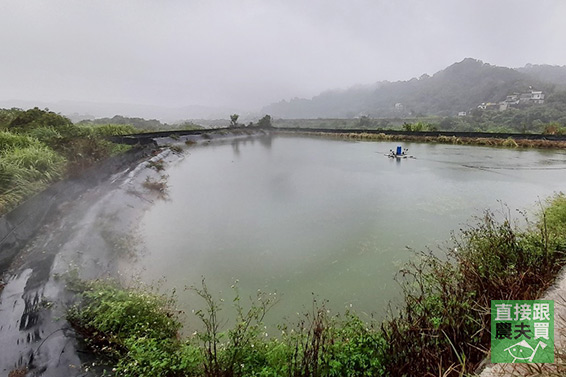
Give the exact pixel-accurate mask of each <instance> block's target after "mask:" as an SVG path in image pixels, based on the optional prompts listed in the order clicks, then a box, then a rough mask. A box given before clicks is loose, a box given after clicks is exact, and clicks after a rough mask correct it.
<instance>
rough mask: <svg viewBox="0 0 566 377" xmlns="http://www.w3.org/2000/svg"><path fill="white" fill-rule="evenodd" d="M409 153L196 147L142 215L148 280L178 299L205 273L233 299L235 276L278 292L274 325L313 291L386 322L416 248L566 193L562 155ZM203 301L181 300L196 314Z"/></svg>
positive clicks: (333, 143)
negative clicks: (493, 213) (489, 215)
mask: <svg viewBox="0 0 566 377" xmlns="http://www.w3.org/2000/svg"><path fill="white" fill-rule="evenodd" d="M396 145H397V144H396V143H394V142H351V141H337V140H329V139H322V138H305V137H289V136H275V137H271V136H266V137H262V138H257V139H254V140H233V141H231V142H225V143H211V144H210V145H205V146H196V147H192V148H190V149H188V151H187V153H186V156H185V158H184V159H182V160H180V161H178V162H177V163H174V164H171V165H170V166H169V167H168V169H167V174H168V176H169V177H168V185H169V190H168V200H163V201H157V202H156V203H155V204H154V205H153V206H152V207H151V208H150V209H149V210H148V211H147V212H146V213H145V215H144V216H143V219H142V224H141V229H140V233H141V235H142V236H141V237H142V239H143V244H144V248H145V252H144V253H142V256H141V257H140V258H139V260H138V267H139V268H143V270H144V272H143V274H142V278H143V279H144V280H146V281H148V282H152V281H156V280H158V279H160V278H161V277H165V282H164V283H163V284H164V288H171V287H177V289H178V290H179V289H181V288H183V287H184V286H190V285H197V286H198V285H199V284H200V281H201V279H202V277H205V278H206V282H207V285H208V287H209V289H210V291H211V292H212V293H214V294H217V293H218V292H219V291H222V293H221V294H219V295H217V297H224V298H225V300H226V301H227V302H230V301H231V298H233V295H232V292H230V286H231V285H232V284H234V282H235V281H236V280H239V288H240V292H241V294H242V296H244V297H247V296H250V295H254V294H255V293H254V292H256V291H257V290H258V289H261V290H263V291H267V292H277V295H279V296H280V302H279V303H278V304H277V305H276V306H275V307H274V308H273V310H272V312H271V314H270V316H269V318H271V320H273V321H275V322H278V321H280V320H281V319H282V318H285V317H288V318H290V317H292V316H293V315H294V314H295V313H296V312H304V311H305V309H308V308H309V307H310V305H311V302H312V297H313V294H314V295H315V296H316V297H318V298H324V299H328V300H329V304H328V306H329V307H330V308H332V309H333V310H335V311H343V310H344V308H349V307H353V308H354V309H355V310H356V311H357V312H359V313H376V314H377V315H378V316H380V315H382V314H383V313H384V312H385V310H386V307H387V303H388V302H389V301H390V300H392V299H395V298H396V297H398V294H399V288H398V285H397V283H395V281H394V276H395V274H396V273H397V271H398V270H399V268H400V267H402V266H403V264H404V263H405V262H406V261H407V260H409V259H410V258H412V257H414V256H415V254H414V251H411V250H409V249H414V250H416V251H423V250H426V248H427V247H430V248H431V249H432V250H439V247H447V245H446V244H447V241H448V240H449V239H450V232H451V231H452V230H455V231H457V230H458V229H459V228H461V227H465V226H466V224H468V223H473V219H472V216H474V215H481V214H482V212H483V211H484V210H485V209H493V210H498V209H502V204H501V203H502V202H503V203H505V204H507V205H508V207H509V208H510V209H511V210H512V213H515V212H514V211H513V209H515V208H519V209H528V208H535V207H536V202H537V200H538V199H541V200H544V199H545V198H546V197H547V196H549V195H551V194H552V193H553V192H557V191H560V190H564V189H565V186H564V183H565V179H564V173H565V170H564V169H566V154H565V153H564V152H562V151H558V152H557V151H541V150H512V149H499V148H484V147H474V146H459V145H441V144H420V143H404V144H403V146H404V147H407V148H409V154H411V155H413V156H415V158H414V159H404V160H400V161H396V160H393V159H389V158H387V157H385V156H384V154H385V153H387V152H388V151H389V150H390V149H394V148H395V147H396ZM443 245H444V246H443ZM194 299H195V298H194V297H193V296H192V295H190V294H180V295H179V300H180V304H181V306H183V307H184V309H186V310H190V309H191V308H192V307H194V306H193V305H196V304H195V301H194ZM269 318H267V321H270V319H269Z"/></svg>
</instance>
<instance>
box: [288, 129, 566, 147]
mask: <svg viewBox="0 0 566 377" xmlns="http://www.w3.org/2000/svg"><path fill="white" fill-rule="evenodd" d="M278 132H279V133H290V134H294V135H296V134H300V135H305V136H322V137H327V138H333V139H347V140H369V141H372V140H373V141H408V142H418V143H441V144H458V145H478V146H490V147H507V148H541V149H559V148H566V141H554V140H528V139H512V138H505V139H502V138H491V137H490V138H486V137H456V136H420V135H389V134H385V133H363V132H362V133H357V132H348V133H334V132H308V131H300V130H297V131H278Z"/></svg>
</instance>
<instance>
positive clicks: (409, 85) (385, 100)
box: [262, 58, 566, 119]
mask: <svg viewBox="0 0 566 377" xmlns="http://www.w3.org/2000/svg"><path fill="white" fill-rule="evenodd" d="M531 87H532V88H534V89H537V90H542V91H545V92H546V93H551V92H553V91H555V90H557V89H563V88H566V66H548V65H527V66H525V67H523V68H518V69H512V68H506V67H498V66H494V65H491V64H488V63H484V62H482V61H480V60H476V59H472V58H467V59H464V60H462V61H461V62H458V63H455V64H453V65H451V66H449V67H447V68H446V69H444V70H442V71H439V72H437V73H435V74H434V75H432V76H429V75H426V74H425V75H422V76H421V77H419V78H413V79H411V80H408V81H397V82H387V81H384V82H378V83H376V84H374V85H368V86H361V87H360V86H358V87H355V88H351V89H347V90H339V91H328V92H324V93H322V94H320V95H318V96H315V97H313V98H312V99H300V98H295V99H292V100H290V101H281V102H278V103H274V104H271V105H269V106H266V107H264V108H263V109H262V112H263V113H265V114H270V115H272V116H274V117H279V118H289V119H293V118H296V119H300V118H303V119H307V118H353V117H357V116H361V115H368V116H371V117H375V118H379V117H403V116H423V115H436V116H454V115H457V114H458V113H459V112H461V111H468V110H470V109H473V108H476V107H477V106H478V105H479V104H481V103H484V102H485V103H487V102H499V101H502V100H504V99H505V97H506V96H507V95H509V94H511V93H514V92H523V91H526V90H528V89H529V88H531Z"/></svg>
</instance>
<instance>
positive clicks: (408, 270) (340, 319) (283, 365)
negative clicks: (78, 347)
mask: <svg viewBox="0 0 566 377" xmlns="http://www.w3.org/2000/svg"><path fill="white" fill-rule="evenodd" d="M499 217H501V216H496V215H495V214H493V213H491V212H486V213H485V215H484V216H483V217H481V218H478V219H477V223H476V225H475V226H471V227H470V228H468V229H466V230H462V231H461V232H460V233H458V234H457V235H456V236H454V237H453V244H452V245H451V246H450V247H448V248H447V249H446V252H445V253H444V254H443V255H441V256H439V255H433V254H432V253H422V254H421V255H420V257H419V258H417V259H416V260H415V261H413V262H412V263H411V264H409V265H408V266H406V267H405V268H404V269H402V270H401V271H400V274H399V279H400V284H401V285H402V287H403V293H404V303H403V304H402V305H401V306H400V307H399V308H397V309H395V310H392V312H391V314H390V316H389V318H388V319H386V320H385V321H383V322H382V323H375V322H370V323H368V322H366V321H363V320H361V319H360V318H359V317H358V316H357V315H356V314H355V313H350V312H347V313H345V314H343V315H333V314H330V313H329V311H328V310H327V309H326V307H325V303H324V302H320V301H317V300H314V302H313V308H312V310H311V311H310V312H308V313H304V315H303V316H302V317H301V318H299V320H298V321H297V323H287V324H282V325H281V326H280V327H279V329H280V333H279V334H277V336H269V335H268V334H267V333H265V329H264V327H263V325H262V320H263V318H264V316H265V315H266V313H268V311H269V308H270V307H271V306H272V305H273V304H274V303H275V302H276V299H275V296H273V295H269V294H265V293H261V292H259V293H258V296H257V297H256V298H254V299H253V300H251V301H250V304H248V305H244V304H243V303H242V300H241V299H240V297H239V295H238V292H237V287H236V288H235V299H234V305H235V306H236V312H237V318H235V319H234V321H232V322H233V323H235V324H234V325H233V326H232V327H231V328H228V329H224V328H222V326H221V324H223V323H225V322H224V321H223V320H222V318H221V310H222V307H221V305H220V303H219V302H218V301H216V300H215V299H214V298H213V297H212V295H211V294H210V293H209V291H208V290H207V288H206V284H205V283H204V281H203V284H202V286H201V287H198V288H193V290H194V291H195V292H196V293H197V294H198V295H199V296H200V297H201V298H202V299H203V300H204V302H205V303H206V309H205V310H200V311H197V312H196V313H195V314H196V315H197V316H198V317H199V318H200V319H201V321H202V323H203V326H202V327H203V330H197V331H195V332H194V333H193V335H191V336H188V337H186V338H182V337H181V336H180V335H179V329H180V328H181V319H180V318H181V317H180V313H179V312H177V311H175V309H174V308H175V301H174V299H173V298H171V297H166V296H163V295H160V294H157V293H156V292H152V291H151V289H149V290H148V289H140V288H135V289H129V288H123V287H120V286H118V285H117V284H114V283H110V282H107V281H94V282H80V281H78V282H77V281H75V282H74V283H73V287H74V288H75V289H77V290H78V291H79V292H82V293H80V294H79V295H78V298H79V299H78V302H77V304H76V305H75V306H73V307H72V308H71V309H70V310H69V313H68V320H69V321H70V323H71V324H72V325H73V326H74V328H75V329H76V330H77V332H78V333H80V334H82V335H83V336H84V337H85V338H86V340H87V341H88V342H89V344H90V345H91V347H92V349H93V350H95V351H96V352H99V353H100V354H101V355H103V356H105V357H107V358H108V359H107V360H109V363H110V364H111V366H110V368H114V371H115V372H116V373H117V374H118V375H122V376H139V375H144V376H379V375H383V376H439V375H443V376H461V375H463V374H465V373H473V372H474V371H475V370H476V369H477V368H478V366H479V365H480V363H481V362H482V360H483V359H484V358H485V357H486V356H487V355H488V352H489V347H490V326H489V325H490V323H489V321H490V300H492V299H522V300H528V299H535V298H537V297H540V296H541V294H542V293H543V292H544V291H545V290H546V289H548V288H549V287H550V286H551V285H552V284H553V282H554V279H555V278H556V276H557V275H558V273H559V271H560V270H561V268H562V267H563V265H564V264H565V262H566V258H565V254H564V251H565V250H566V232H565V230H566V196H565V195H563V194H556V195H555V196H553V197H551V198H549V199H548V201H547V202H546V203H544V205H542V206H541V211H540V213H539V214H538V215H537V217H536V218H535V220H533V221H529V219H528V218H526V220H527V224H528V225H527V226H526V227H525V228H521V229H520V228H518V226H517V225H516V223H515V222H514V221H513V220H512V219H511V216H510V214H507V215H506V216H503V219H501V220H499ZM191 331H192V329H190V330H189V331H185V333H189V332H191ZM558 368H560V366H558Z"/></svg>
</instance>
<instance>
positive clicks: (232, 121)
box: [230, 114, 240, 127]
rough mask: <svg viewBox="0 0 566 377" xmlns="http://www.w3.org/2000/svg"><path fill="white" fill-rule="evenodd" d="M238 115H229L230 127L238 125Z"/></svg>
mask: <svg viewBox="0 0 566 377" xmlns="http://www.w3.org/2000/svg"><path fill="white" fill-rule="evenodd" d="M239 117H240V116H239V115H238V114H232V115H230V127H238V118H239Z"/></svg>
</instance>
